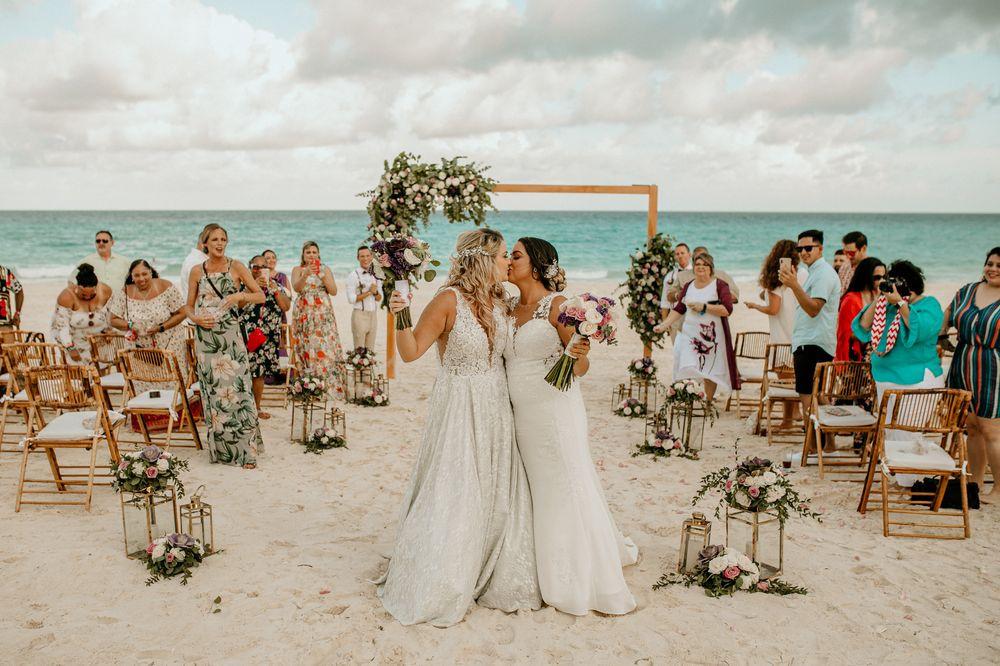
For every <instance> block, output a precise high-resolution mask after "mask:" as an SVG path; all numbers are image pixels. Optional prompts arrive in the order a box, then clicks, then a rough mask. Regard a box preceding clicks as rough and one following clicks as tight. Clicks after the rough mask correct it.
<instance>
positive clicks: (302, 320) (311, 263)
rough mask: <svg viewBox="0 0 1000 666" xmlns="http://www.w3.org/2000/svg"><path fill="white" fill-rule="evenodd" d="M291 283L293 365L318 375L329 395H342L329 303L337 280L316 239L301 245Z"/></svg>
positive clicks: (340, 349)
mask: <svg viewBox="0 0 1000 666" xmlns="http://www.w3.org/2000/svg"><path fill="white" fill-rule="evenodd" d="M292 286H293V287H294V288H295V293H297V294H298V297H297V298H296V299H295V317H294V318H293V320H292V332H293V334H294V336H295V367H296V369H297V371H298V373H299V374H301V375H311V376H313V377H320V378H321V379H323V380H324V381H326V383H327V387H328V388H329V390H330V392H331V394H333V395H336V396H337V397H340V398H344V397H345V396H346V391H345V386H346V377H345V370H344V349H343V347H341V345H340V333H339V332H338V331H337V317H336V315H335V314H334V312H333V303H332V302H330V297H331V296H336V295H337V283H336V282H334V280H333V272H332V271H331V270H330V267H329V266H326V265H325V264H323V262H322V261H321V260H320V256H319V245H317V244H316V241H306V243H305V245H303V246H302V255H301V257H300V260H299V265H298V266H296V267H295V268H293V269H292Z"/></svg>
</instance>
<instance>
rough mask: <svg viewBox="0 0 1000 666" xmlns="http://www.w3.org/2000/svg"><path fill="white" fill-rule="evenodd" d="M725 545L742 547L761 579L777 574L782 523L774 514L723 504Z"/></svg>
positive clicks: (781, 551) (781, 564)
mask: <svg viewBox="0 0 1000 666" xmlns="http://www.w3.org/2000/svg"><path fill="white" fill-rule="evenodd" d="M726 547H727V548H729V547H733V548H737V549H739V550H742V551H743V553H744V554H745V555H746V556H747V557H749V558H750V559H751V560H753V561H754V562H755V563H756V564H757V567H758V568H759V569H760V578H761V580H767V579H769V578H774V577H776V576H780V575H781V571H782V568H783V567H784V559H785V525H784V523H782V522H781V519H780V518H779V517H778V514H777V513H774V512H771V511H744V510H741V509H734V508H731V507H726Z"/></svg>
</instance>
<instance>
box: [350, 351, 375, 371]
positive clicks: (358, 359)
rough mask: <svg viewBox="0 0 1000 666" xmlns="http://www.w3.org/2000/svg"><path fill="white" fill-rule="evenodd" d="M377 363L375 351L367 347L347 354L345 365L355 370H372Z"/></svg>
mask: <svg viewBox="0 0 1000 666" xmlns="http://www.w3.org/2000/svg"><path fill="white" fill-rule="evenodd" d="M377 362H378V361H377V360H376V358H375V351H374V350H372V349H368V347H358V348H357V349H352V350H351V351H349V352H347V365H349V366H351V367H353V368H355V369H357V370H366V369H368V368H372V367H374V366H375V364H376V363H377Z"/></svg>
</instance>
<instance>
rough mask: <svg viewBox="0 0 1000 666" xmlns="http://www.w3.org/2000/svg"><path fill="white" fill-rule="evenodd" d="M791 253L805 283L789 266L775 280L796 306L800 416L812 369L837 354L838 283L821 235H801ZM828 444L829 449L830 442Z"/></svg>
mask: <svg viewBox="0 0 1000 666" xmlns="http://www.w3.org/2000/svg"><path fill="white" fill-rule="evenodd" d="M795 249H796V250H798V253H799V260H800V261H801V262H802V263H803V264H805V266H806V269H807V271H808V276H807V277H806V280H805V282H800V281H799V277H798V273H797V270H796V269H793V268H792V267H791V266H789V267H787V268H782V269H780V270H779V272H778V279H779V280H780V281H781V284H783V285H785V286H786V287H788V288H789V289H790V290H791V292H792V295H793V296H794V297H795V300H796V302H797V303H798V306H799V307H798V308H797V309H796V310H795V324H794V326H792V359H793V363H794V366H795V392H796V393H798V394H799V402H800V403H801V406H802V414H808V413H809V403H810V402H811V400H812V388H813V375H815V374H816V366H817V365H819V364H820V363H826V362H827V361H832V360H833V355H834V354H835V353H836V351H837V308H838V307H839V306H840V280H839V279H838V278H837V273H836V272H835V271H834V270H833V266H831V265H830V264H829V262H827V261H826V259H824V258H823V232H822V231H819V230H818V229H810V230H808V231H803V232H802V233H800V234H799V237H798V243H797V244H796V246H795ZM828 441H829V442H830V444H829V446H831V447H832V445H833V443H832V438H830V440H828Z"/></svg>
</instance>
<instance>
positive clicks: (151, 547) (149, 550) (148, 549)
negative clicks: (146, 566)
mask: <svg viewBox="0 0 1000 666" xmlns="http://www.w3.org/2000/svg"><path fill="white" fill-rule="evenodd" d="M155 547H156V546H154V545H153V543H152V542H150V543H149V545H148V546H146V554H147V555H152V554H153V548H155Z"/></svg>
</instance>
